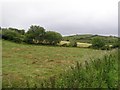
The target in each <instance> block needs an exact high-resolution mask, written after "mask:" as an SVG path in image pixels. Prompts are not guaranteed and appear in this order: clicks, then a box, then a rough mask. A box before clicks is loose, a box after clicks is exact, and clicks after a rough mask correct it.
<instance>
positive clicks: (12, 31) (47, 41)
mask: <svg viewBox="0 0 120 90" xmlns="http://www.w3.org/2000/svg"><path fill="white" fill-rule="evenodd" d="M0 36H1V37H2V39H5V40H9V41H13V42H16V43H28V44H42V45H57V44H58V43H59V42H60V41H61V40H64V39H63V37H62V35H61V34H60V33H58V32H55V31H46V29H45V28H43V27H41V26H37V25H31V26H30V28H29V29H28V31H27V32H25V30H23V29H22V30H19V29H16V28H1V27H0ZM69 42H70V44H69V45H66V43H65V44H63V45H62V46H65V47H66V46H69V47H77V41H75V40H74V39H73V40H70V41H69ZM91 43H92V46H91V48H94V49H102V50H109V49H111V48H118V47H119V39H116V40H115V41H114V43H112V47H110V45H108V44H107V42H106V40H105V39H103V38H100V37H95V38H93V39H92V40H91Z"/></svg>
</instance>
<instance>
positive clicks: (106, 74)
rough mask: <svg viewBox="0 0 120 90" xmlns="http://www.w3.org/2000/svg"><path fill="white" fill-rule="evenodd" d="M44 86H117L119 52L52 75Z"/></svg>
mask: <svg viewBox="0 0 120 90" xmlns="http://www.w3.org/2000/svg"><path fill="white" fill-rule="evenodd" d="M42 87H49V88H117V87H118V54H117V53H115V52H114V53H113V54H110V55H105V56H104V57H103V58H102V59H96V60H91V62H89V63H88V62H87V61H86V62H85V64H84V65H83V64H80V63H78V62H77V64H76V66H74V67H71V69H70V70H69V71H66V72H65V73H64V74H61V75H60V76H59V77H56V78H55V77H52V78H50V79H49V81H48V82H47V83H46V82H44V83H43V84H42Z"/></svg>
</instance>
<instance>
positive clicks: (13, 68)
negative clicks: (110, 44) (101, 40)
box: [2, 40, 109, 87]
mask: <svg viewBox="0 0 120 90" xmlns="http://www.w3.org/2000/svg"><path fill="white" fill-rule="evenodd" d="M2 46H3V48H2V66H3V69H2V70H3V87H28V86H29V87H34V84H35V82H37V81H36V80H39V81H42V80H44V79H45V80H47V79H49V78H50V77H53V76H55V75H56V76H57V75H59V74H60V73H62V72H64V71H65V70H69V67H71V66H74V65H75V63H76V61H77V62H80V63H83V62H85V61H88V62H89V61H90V58H93V59H96V58H98V57H103V55H104V54H107V53H109V52H108V51H102V50H93V49H84V48H72V47H71V48H70V47H52V46H36V45H25V44H16V43H12V42H9V41H4V40H3V42H2ZM26 83H29V85H28V84H26ZM35 85H36V84H35Z"/></svg>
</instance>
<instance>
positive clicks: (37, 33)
mask: <svg viewBox="0 0 120 90" xmlns="http://www.w3.org/2000/svg"><path fill="white" fill-rule="evenodd" d="M44 35H45V29H44V28H43V27H40V26H36V25H32V26H30V28H29V30H28V31H27V33H26V34H25V36H26V37H25V41H26V42H27V43H42V42H43V40H44Z"/></svg>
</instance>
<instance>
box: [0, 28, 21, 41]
mask: <svg viewBox="0 0 120 90" xmlns="http://www.w3.org/2000/svg"><path fill="white" fill-rule="evenodd" d="M2 38H3V39H5V40H10V41H13V42H17V43H21V42H22V40H21V36H20V34H19V33H17V32H15V31H11V30H5V31H3V33H2Z"/></svg>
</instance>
